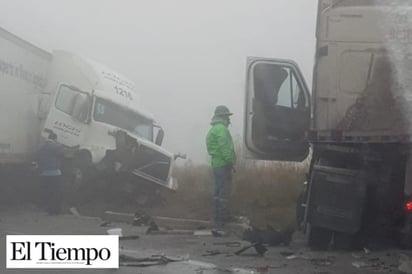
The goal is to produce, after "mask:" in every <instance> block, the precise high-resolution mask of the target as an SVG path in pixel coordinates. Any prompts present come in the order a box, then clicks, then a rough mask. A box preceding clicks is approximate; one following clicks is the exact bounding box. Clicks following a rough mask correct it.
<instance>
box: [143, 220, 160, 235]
mask: <svg viewBox="0 0 412 274" xmlns="http://www.w3.org/2000/svg"><path fill="white" fill-rule="evenodd" d="M153 231H159V227H158V225H157V224H156V223H155V222H154V221H151V222H150V223H149V226H148V228H147V229H146V231H145V234H151V233H152V232H153Z"/></svg>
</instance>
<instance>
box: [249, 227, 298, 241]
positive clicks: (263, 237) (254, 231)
mask: <svg viewBox="0 0 412 274" xmlns="http://www.w3.org/2000/svg"><path fill="white" fill-rule="evenodd" d="M292 234H293V230H277V229H274V228H273V227H271V226H268V227H267V229H265V230H262V229H258V228H256V227H251V228H248V229H245V230H244V231H243V235H242V239H243V240H245V241H248V242H251V243H257V242H259V243H264V244H268V245H269V246H278V245H284V246H288V245H289V244H290V242H291V241H292Z"/></svg>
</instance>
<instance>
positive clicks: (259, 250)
mask: <svg viewBox="0 0 412 274" xmlns="http://www.w3.org/2000/svg"><path fill="white" fill-rule="evenodd" d="M252 247H253V248H255V251H256V253H257V254H258V255H259V256H264V255H265V253H266V251H267V248H266V247H265V246H264V245H263V244H262V243H253V244H251V245H247V246H245V247H243V248H241V249H239V250H238V251H236V252H235V255H240V254H242V253H243V252H245V251H246V250H248V249H250V248H252Z"/></svg>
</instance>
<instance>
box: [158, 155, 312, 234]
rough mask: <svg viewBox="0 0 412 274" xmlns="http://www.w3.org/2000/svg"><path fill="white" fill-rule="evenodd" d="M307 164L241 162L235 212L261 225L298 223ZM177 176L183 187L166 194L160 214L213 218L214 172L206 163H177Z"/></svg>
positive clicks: (236, 180) (236, 176) (233, 203)
mask: <svg viewBox="0 0 412 274" xmlns="http://www.w3.org/2000/svg"><path fill="white" fill-rule="evenodd" d="M306 171H307V163H302V164H293V163H278V162H263V161H246V160H242V161H240V162H239V163H238V164H237V166H236V173H234V177H233V186H232V196H231V213H232V215H234V216H247V217H249V218H250V219H251V221H252V223H253V224H254V225H255V226H257V227H260V228H265V227H266V226H267V225H271V226H272V227H278V228H286V227H292V226H294V225H295V204H296V198H297V196H298V195H299V193H300V191H301V189H302V183H303V181H304V177H305V173H306ZM174 172H175V173H174V176H175V177H176V178H177V180H178V182H179V189H178V191H177V192H176V193H174V194H172V195H170V194H169V195H165V196H164V197H165V205H166V206H164V207H162V208H158V209H157V210H156V211H159V214H163V215H164V214H166V215H170V216H176V217H185V218H201V219H209V218H210V214H211V200H212V199H211V191H212V184H213V178H212V172H211V169H210V168H209V167H208V166H206V165H198V166H195V165H193V164H190V163H187V164H186V165H184V166H177V167H176V168H175V170H174Z"/></svg>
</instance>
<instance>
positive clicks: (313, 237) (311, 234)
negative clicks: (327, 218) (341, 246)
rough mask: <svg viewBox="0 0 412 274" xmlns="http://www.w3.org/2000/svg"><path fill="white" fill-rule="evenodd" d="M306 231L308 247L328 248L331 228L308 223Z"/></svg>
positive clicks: (316, 248)
mask: <svg viewBox="0 0 412 274" xmlns="http://www.w3.org/2000/svg"><path fill="white" fill-rule="evenodd" d="M306 233H307V241H308V245H309V247H310V248H312V249H314V250H326V249H328V247H329V244H330V241H331V239H332V234H333V232H332V231H331V230H329V229H326V228H322V227H317V226H311V225H309V224H308V227H307V231H306Z"/></svg>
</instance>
